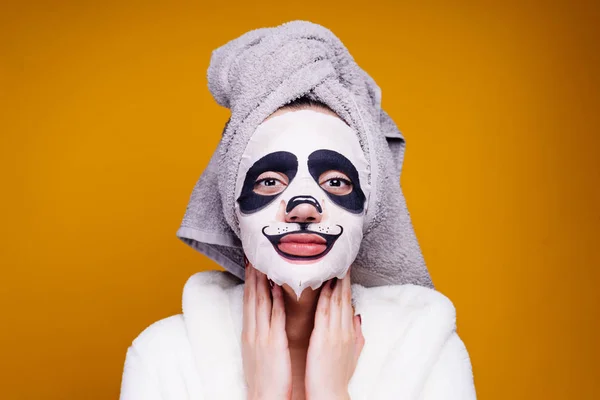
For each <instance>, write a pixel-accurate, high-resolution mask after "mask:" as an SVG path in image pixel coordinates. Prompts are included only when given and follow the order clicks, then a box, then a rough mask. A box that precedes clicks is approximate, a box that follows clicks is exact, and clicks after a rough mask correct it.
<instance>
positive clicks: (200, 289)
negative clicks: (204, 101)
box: [121, 21, 475, 400]
mask: <svg viewBox="0 0 600 400" xmlns="http://www.w3.org/2000/svg"><path fill="white" fill-rule="evenodd" d="M208 78H209V88H210V89H211V92H212V94H213V96H214V97H215V99H216V100H217V102H219V104H221V105H223V106H226V107H228V108H230V110H231V118H230V119H229V121H228V123H227V125H226V127H225V131H224V134H223V138H222V140H221V143H220V144H219V148H218V149H217V151H216V152H215V154H214V156H213V158H212V159H211V162H210V164H209V166H208V167H207V169H206V170H205V171H204V173H203V174H202V176H201V178H200V179H199V181H198V183H197V185H196V187H195V188H194V191H193V193H192V197H191V200H190V204H189V206H188V208H187V211H186V215H185V217H184V220H183V223H182V226H181V228H180V229H179V231H178V236H179V237H180V238H181V239H182V240H183V241H184V242H186V243H188V244H189V245H190V246H192V247H193V248H195V249H197V250H198V251H200V252H202V253H203V254H205V255H207V256H209V257H210V258H212V259H213V260H215V261H216V262H217V263H219V264H220V265H221V266H223V267H224V268H225V269H226V270H227V272H219V271H209V272H201V273H197V274H195V275H193V276H192V277H191V278H190V279H189V280H188V282H187V283H186V285H185V287H184V291H183V313H182V314H179V315H176V316H172V317H169V318H166V319H163V320H161V321H158V322H156V323H155V324H153V325H151V326H150V327H148V328H147V329H146V330H145V331H144V332H142V333H141V334H140V336H139V337H138V338H137V339H135V340H134V342H133V344H132V345H131V346H130V348H129V350H128V352H127V358H126V362H125V369H124V373H123V381H122V389H121V399H123V400H137V399H150V400H152V399H164V400H167V399H245V398H247V399H294V400H295V399H328V400H329V399H349V398H352V399H424V400H431V399H474V398H475V390H474V385H473V377H472V373H471V365H470V361H469V356H468V354H467V351H466V349H465V346H464V344H463V343H462V341H461V340H460V338H459V337H458V335H457V334H456V331H455V312H454V308H453V306H452V303H451V302H450V300H448V299H447V298H446V297H444V296H443V295H442V294H440V293H439V292H437V291H435V290H434V289H433V288H432V285H431V281H430V279H429V275H428V273H427V270H426V268H425V265H424V262H423V258H422V255H421V252H420V249H419V246H418V243H417V241H416V238H415V236H414V231H413V229H412V225H411V223H410V218H409V216H408V212H407V210H406V205H405V202H404V197H403V195H402V192H401V190H400V188H399V184H398V179H399V174H400V169H401V165H402V157H403V153H404V139H403V137H402V135H401V134H400V133H399V131H398V130H397V129H396V126H395V124H394V123H393V121H392V120H391V119H390V118H389V116H388V115H387V114H386V113H385V112H384V111H383V110H382V109H381V105H380V91H379V88H378V87H377V85H376V84H375V83H374V82H373V80H372V79H371V78H370V77H369V76H368V75H367V74H366V73H365V72H364V71H362V70H361V69H360V68H359V67H358V66H357V65H356V63H355V62H354V60H353V59H352V57H351V56H350V54H349V53H348V51H347V50H346V48H345V47H344V46H343V45H342V43H341V42H340V41H339V39H338V38H337V37H335V35H333V33H331V31H329V30H327V29H325V28H323V27H321V26H319V25H316V24H312V23H309V22H305V21H293V22H289V23H286V24H283V25H281V26H278V27H275V28H265V29H258V30H255V31H251V32H248V33H246V34H245V35H242V36H241V37H240V38H237V39H236V40H233V41H231V42H229V43H227V44H226V45H224V46H222V47H221V48H219V49H217V50H216V51H215V52H213V55H212V59H211V65H210V67H209V71H208Z"/></svg>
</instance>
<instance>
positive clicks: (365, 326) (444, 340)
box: [121, 271, 476, 400]
mask: <svg viewBox="0 0 600 400" xmlns="http://www.w3.org/2000/svg"><path fill="white" fill-rule="evenodd" d="M236 283H237V282H236V280H235V278H233V277H232V276H231V275H230V274H226V273H223V272H218V271H211V272H201V273H197V274H195V275H193V276H192V277H191V278H190V279H189V280H188V282H187V283H186V285H185V288H184V293H183V314H182V315H175V316H172V317H169V318H166V319H163V320H161V321H158V322H156V323H154V324H152V325H151V326H150V327H148V328H147V329H146V330H144V332H142V333H141V334H140V335H139V337H138V338H137V339H135V340H134V341H133V344H132V345H131V346H130V347H129V350H128V352H127V358H126V360H125V368H124V371H123V380H122V384H121V400H142V399H143V400H192V399H194V400H202V399H207V400H212V399H231V400H238V399H239V400H241V399H245V398H246V386H245V379H244V372H243V365H242V356H241V332H242V302H243V290H244V289H243V285H237V284H236ZM352 292H353V299H354V304H355V308H356V312H357V313H359V314H361V318H362V331H363V335H364V337H365V346H364V348H363V351H362V353H361V355H360V358H359V361H358V365H357V367H356V370H355V372H354V375H353V377H352V379H351V381H350V384H349V386H348V392H349V394H350V397H351V398H352V400H382V399H390V400H398V399H403V400H413V399H414V400H442V399H444V400H459V399H460V400H472V399H475V397H476V396H475V388H474V384H473V375H472V370H471V363H470V360H469V355H468V353H467V350H466V348H465V346H464V344H463V342H462V341H461V339H460V338H459V336H458V335H457V334H456V331H455V322H456V318H455V310H454V307H453V305H452V303H451V302H450V300H448V299H447V298H446V297H445V296H444V295H442V294H441V293H439V292H436V291H435V290H432V289H428V288H424V287H421V286H415V285H395V286H382V287H375V288H365V287H362V286H360V285H356V284H354V285H353V286H352Z"/></svg>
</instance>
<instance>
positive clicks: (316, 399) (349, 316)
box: [304, 271, 365, 400]
mask: <svg viewBox="0 0 600 400" xmlns="http://www.w3.org/2000/svg"><path fill="white" fill-rule="evenodd" d="M332 286H333V288H332ZM364 344H365V338H364V337H363V334H362V330H361V320H360V315H356V316H355V315H354V309H353V307H352V293H351V287H350V271H348V272H347V273H346V276H345V277H344V278H343V279H342V280H338V279H336V278H334V279H332V280H331V281H328V282H325V283H324V284H323V288H322V289H321V293H320V295H319V301H318V304H317V311H316V313H315V326H314V329H313V332H312V334H311V337H310V342H309V346H308V355H307V358H306V376H305V382H304V384H305V390H306V398H307V399H308V400H320V399H328V400H331V399H349V398H350V397H349V395H348V383H349V382H350V378H352V375H353V374H354V370H355V368H356V364H357V362H358V357H359V356H360V353H361V351H362V348H363V346H364Z"/></svg>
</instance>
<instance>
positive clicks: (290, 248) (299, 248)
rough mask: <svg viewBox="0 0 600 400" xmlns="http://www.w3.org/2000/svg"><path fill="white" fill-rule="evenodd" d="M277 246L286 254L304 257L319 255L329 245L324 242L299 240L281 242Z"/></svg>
mask: <svg viewBox="0 0 600 400" xmlns="http://www.w3.org/2000/svg"><path fill="white" fill-rule="evenodd" d="M277 247H278V248H279V250H281V251H282V252H284V253H286V254H291V255H293V256H304V257H310V256H316V255H319V254H321V253H322V252H324V251H325V250H326V249H327V246H326V245H324V244H319V243H299V242H285V243H279V245H278V246H277Z"/></svg>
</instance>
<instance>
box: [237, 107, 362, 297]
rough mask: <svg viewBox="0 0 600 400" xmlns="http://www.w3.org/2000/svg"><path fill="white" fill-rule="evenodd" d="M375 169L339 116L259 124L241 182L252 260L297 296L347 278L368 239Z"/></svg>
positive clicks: (293, 114)
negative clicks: (366, 220) (365, 237)
mask: <svg viewBox="0 0 600 400" xmlns="http://www.w3.org/2000/svg"><path fill="white" fill-rule="evenodd" d="M368 173H369V165H368V163H367V160H366V158H365V156H364V153H363V151H362V149H361V147H360V144H359V142H358V137H357V134H356V132H355V131H354V130H352V129H351V128H350V127H349V126H348V125H346V123H345V122H343V121H342V120H341V119H339V118H338V117H336V116H333V115H330V114H325V113H323V112H320V111H315V110H311V109H302V110H295V111H292V110H290V111H287V112H285V113H283V114H281V115H278V116H275V117H272V118H270V119H268V120H267V121H265V122H263V123H262V124H261V125H259V126H258V127H257V129H256V131H255V133H254V134H253V136H252V138H251V139H250V141H249V143H248V145H247V147H246V150H245V152H244V154H243V155H242V159H241V162H240V166H239V170H238V178H237V183H236V199H237V201H236V213H237V216H238V219H239V223H240V231H241V241H242V246H243V248H244V252H245V254H246V256H247V257H248V260H249V261H250V263H252V265H253V266H254V267H255V268H256V269H257V270H259V271H261V272H262V273H264V274H265V275H267V277H268V278H269V279H271V280H272V281H273V282H275V283H276V284H278V285H283V284H287V285H289V286H290V287H291V288H292V289H293V290H294V291H295V293H296V296H297V298H300V294H301V293H302V291H304V289H306V288H308V287H311V288H312V289H317V288H318V287H319V286H321V285H322V284H323V282H324V281H326V280H329V279H332V278H334V277H337V278H343V277H344V276H345V274H346V272H347V271H348V268H349V267H350V265H351V264H352V262H353V261H354V259H355V258H356V255H357V254H358V250H359V247H360V243H361V240H362V236H363V222H364V215H365V211H366V209H367V205H368V199H369V193H370V187H369V186H368Z"/></svg>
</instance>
